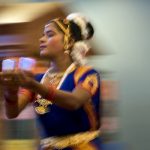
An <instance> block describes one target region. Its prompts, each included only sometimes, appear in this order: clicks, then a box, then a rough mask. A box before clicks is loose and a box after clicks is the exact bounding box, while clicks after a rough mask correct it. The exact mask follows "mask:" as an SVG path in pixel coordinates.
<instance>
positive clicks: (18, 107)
mask: <svg viewBox="0 0 150 150" xmlns="http://www.w3.org/2000/svg"><path fill="white" fill-rule="evenodd" d="M4 98H5V110H6V115H7V117H8V118H9V119H11V118H16V117H17V116H18V115H19V114H20V112H21V111H22V110H23V109H24V108H25V107H26V105H27V104H28V103H29V98H28V96H27V95H24V94H17V93H11V92H9V93H8V94H7V95H6V94H5V96H4Z"/></svg>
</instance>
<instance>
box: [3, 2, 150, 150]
mask: <svg viewBox="0 0 150 150" xmlns="http://www.w3.org/2000/svg"><path fill="white" fill-rule="evenodd" d="M71 12H81V13H83V14H84V15H86V16H87V17H89V20H90V21H91V22H92V24H93V25H94V28H95V35H94V38H93V40H92V41H91V45H92V49H91V51H90V53H89V55H88V62H89V63H90V64H92V65H93V66H94V67H95V68H96V69H97V70H98V71H99V72H100V73H101V80H102V86H101V87H102V88H101V92H102V104H103V109H102V112H101V116H102V121H101V124H102V126H101V130H102V139H103V141H104V142H103V149H104V150H112V149H113V150H149V149H150V144H149V143H150V142H149V140H150V138H149V135H150V130H149V127H150V121H149V119H148V118H149V117H148V116H149V107H150V79H149V76H150V69H148V68H149V64H150V59H149V58H150V57H149V55H150V50H149V49H150V44H149V43H150V30H149V27H150V2H149V1H146V0H143V1H138V0H137V1H132V0H130V1H128V0H127V1H126V0H120V1H119V0H118V1H115V0H112V1H104V0H59V1H58V0H49V1H48V0H0V62H2V60H3V59H6V58H13V59H16V60H18V58H19V57H21V56H24V57H32V58H34V59H35V60H36V62H37V63H36V69H35V73H40V72H44V71H45V70H46V69H47V67H49V63H48V62H47V60H42V59H40V58H39V43H38V39H39V38H40V37H41V35H42V33H43V29H44V24H45V23H46V22H47V21H48V20H50V19H52V18H56V17H60V16H62V17H64V16H66V15H67V14H69V13H71ZM0 64H1V63H0ZM0 95H1V96H0V97H1V105H3V96H2V92H1V91H0ZM2 108H3V107H1V124H0V125H1V126H0V127H1V139H4V140H3V142H1V145H0V150H1V149H2V150H3V149H5V150H10V149H11V150H20V149H22V150H25V149H28V150H36V149H37V147H36V145H37V143H38V139H37V137H38V136H37V130H36V128H35V120H34V117H35V116H34V111H33V109H32V106H28V107H27V108H26V109H25V110H24V111H23V112H22V113H21V114H20V116H18V118H16V119H13V120H8V119H7V118H6V117H5V115H4V113H3V111H4V110H3V109H2ZM2 146H3V147H2Z"/></svg>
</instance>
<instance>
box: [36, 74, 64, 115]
mask: <svg viewBox="0 0 150 150" xmlns="http://www.w3.org/2000/svg"><path fill="white" fill-rule="evenodd" d="M63 74H64V73H53V74H50V73H48V74H47V76H45V80H46V79H47V77H48V79H47V80H49V83H50V84H51V85H54V86H55V87H56V86H57V85H58V84H59V82H60V80H61V78H62V76H63ZM49 83H48V84H49ZM34 104H35V105H37V106H35V111H36V112H37V113H38V114H45V113H47V112H49V111H50V110H49V108H48V106H49V105H52V102H51V101H49V100H47V99H44V98H42V97H41V96H40V95H38V96H37V100H36V101H35V102H34Z"/></svg>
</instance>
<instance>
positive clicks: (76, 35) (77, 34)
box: [70, 21, 82, 41]
mask: <svg viewBox="0 0 150 150" xmlns="http://www.w3.org/2000/svg"><path fill="white" fill-rule="evenodd" d="M70 32H71V34H72V37H73V39H74V40H75V41H81V40H82V34H81V28H80V27H79V26H78V25H77V24H76V23H74V22H73V21H70Z"/></svg>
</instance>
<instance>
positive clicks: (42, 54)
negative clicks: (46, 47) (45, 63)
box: [40, 51, 51, 59]
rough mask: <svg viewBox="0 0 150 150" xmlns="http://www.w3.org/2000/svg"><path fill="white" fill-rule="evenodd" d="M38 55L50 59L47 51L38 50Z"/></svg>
mask: <svg viewBox="0 0 150 150" xmlns="http://www.w3.org/2000/svg"><path fill="white" fill-rule="evenodd" d="M40 57H41V58H47V59H51V56H50V54H49V53H47V52H45V51H41V52H40Z"/></svg>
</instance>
